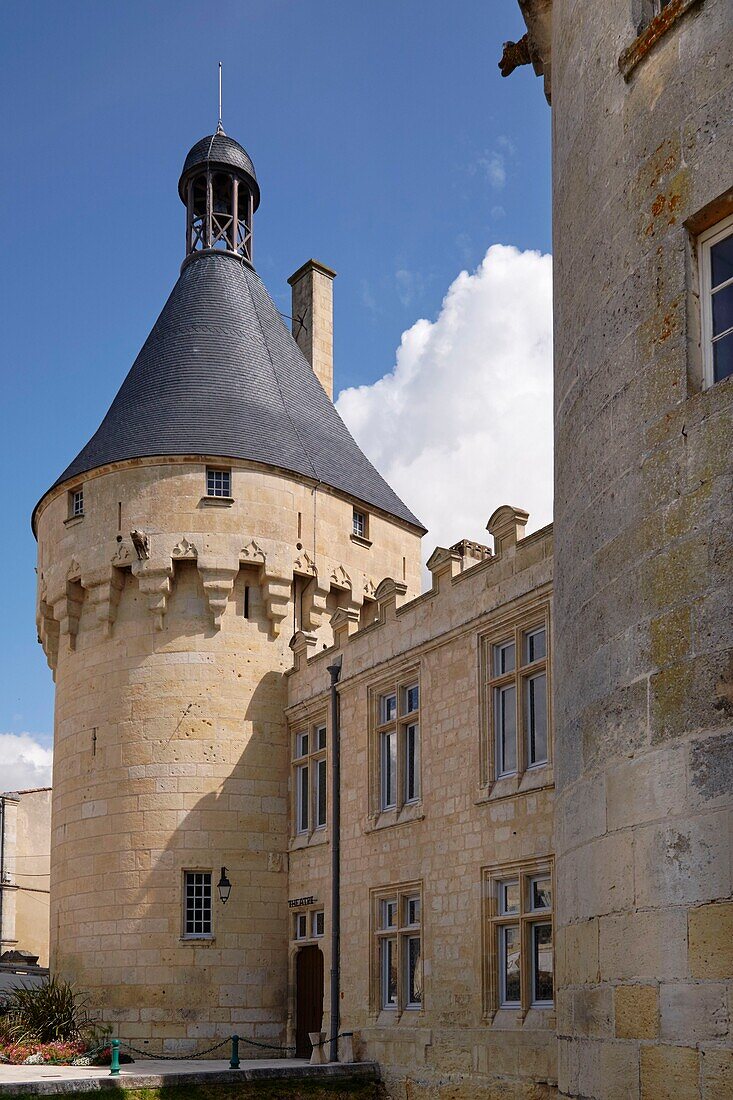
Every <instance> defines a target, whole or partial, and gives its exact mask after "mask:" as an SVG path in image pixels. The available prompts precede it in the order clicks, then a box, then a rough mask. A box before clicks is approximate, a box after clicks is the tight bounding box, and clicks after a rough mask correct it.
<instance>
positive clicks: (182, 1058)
mask: <svg viewBox="0 0 733 1100" xmlns="http://www.w3.org/2000/svg"><path fill="white" fill-rule="evenodd" d="M231 1041H232V1040H231V1038H229V1039H222V1040H221V1042H220V1043H215V1044H214V1046H213V1047H208V1048H207V1049H206V1050H200V1051H199V1052H198V1054H154V1053H153V1051H150V1050H140V1048H139V1047H134V1046H133V1045H132V1043H128V1042H127V1041H126V1040H125V1039H120V1049H122V1048H123V1047H124V1048H125V1050H131V1051H132V1052H133V1054H139V1055H140V1056H141V1057H142V1058H150V1059H152V1060H153V1061H156V1062H157V1061H166V1062H190V1061H193V1059H194V1058H205V1057H206V1055H207V1054H213V1052H214V1051H215V1050H219V1049H220V1048H221V1047H225V1046H229V1044H230V1043H231Z"/></svg>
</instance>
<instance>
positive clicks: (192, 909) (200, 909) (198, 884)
mask: <svg viewBox="0 0 733 1100" xmlns="http://www.w3.org/2000/svg"><path fill="white" fill-rule="evenodd" d="M211 931H212V925H211V871H184V872H183V934H184V936H189V937H192V938H196V937H197V936H210V935H211Z"/></svg>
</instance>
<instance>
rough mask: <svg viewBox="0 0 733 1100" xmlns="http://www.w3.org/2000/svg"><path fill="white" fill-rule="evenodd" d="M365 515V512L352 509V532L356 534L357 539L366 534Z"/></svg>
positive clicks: (364, 536)
mask: <svg viewBox="0 0 733 1100" xmlns="http://www.w3.org/2000/svg"><path fill="white" fill-rule="evenodd" d="M367 531H368V527H367V517H366V513H365V512H358V511H357V510H356V508H355V509H354V516H353V521H352V534H353V535H356V537H357V538H358V539H365V538H368V537H369V536H368V535H367Z"/></svg>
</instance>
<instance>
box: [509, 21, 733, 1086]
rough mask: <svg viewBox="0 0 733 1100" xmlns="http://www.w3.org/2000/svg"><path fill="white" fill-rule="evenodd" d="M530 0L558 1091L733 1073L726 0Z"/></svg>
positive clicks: (730, 199)
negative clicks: (551, 528)
mask: <svg viewBox="0 0 733 1100" xmlns="http://www.w3.org/2000/svg"><path fill="white" fill-rule="evenodd" d="M521 6H522V8H523V11H524V13H525V16H526V18H527V23H528V28H529V36H530V39H531V40H532V42H533V54H534V57H535V58H537V57H538V55H539V57H540V59H541V60H540V65H539V67H540V69H542V68H543V66H544V72H545V77H546V82H547V77H548V74H549V73H550V71H551V81H550V85H551V87H550V88H549V90H550V91H551V99H552V113H553V184H554V208H553V217H554V249H553V251H554V271H555V295H554V309H555V443H556V469H555V537H556V565H555V574H556V602H555V663H554V672H555V681H554V683H555V714H556V730H557V742H556V764H557V786H558V794H557V821H556V848H557V912H558V935H557V970H558V986H559V988H558V1032H559V1085H560V1091H561V1093H562V1094H563V1095H568V1096H573V1097H576V1096H583V1097H593V1098H598V1100H601V1098H604V1100H607V1098H611V1097H618V1098H623V1100H633V1098H635V1097H639V1096H641V1097H642V1100H659V1098H662V1097H667V1096H669V1097H675V1098H682V1097H685V1098H687V1097H698V1096H704V1097H716V1098H717V1097H723V1096H731V1095H733V1062H732V1058H733V1054H732V1052H731V1003H730V983H729V979H730V977H731V974H733V960H732V959H731V953H730V922H731V919H732V918H731V912H732V911H733V902H731V839H732V828H731V808H732V807H733V790H732V788H733V771H732V770H731V744H732V743H733V742H732V740H731V730H732V725H733V705H732V703H731V682H732V679H733V675H732V665H731V659H732V658H731V614H730V607H731V591H732V590H733V584H732V581H733V576H732V573H731V566H732V563H733V553H732V551H733V545H732V544H731V518H732V512H731V476H730V475H731V443H732V441H733V436H732V433H731V405H732V401H733V379H731V378H730V377H728V378H727V379H726V378H724V379H723V380H722V381H718V382H716V383H715V384H711V382H712V380H711V379H710V377H708V378H707V379H706V378H705V373H704V370H703V359H704V355H705V351H704V341H703V347H701V315H702V314H703V313H704V310H705V309H706V308H707V307H706V303H705V301H704V285H705V283H704V277H703V272H702V270H701V266H700V254H699V252H698V237H699V234H701V233H702V232H703V231H705V230H707V229H708V228H709V227H710V226H712V225H714V224H716V223H718V222H719V221H720V220H721V219H722V218H724V217H725V216H726V215H729V214H730V213H731V211H733V192H732V191H731V183H732V182H733V181H732V179H731V158H732V152H733V126H732V123H731V120H732V118H733V112H732V111H731V102H732V101H731V95H732V94H733V70H732V69H731V65H730V58H731V53H732V52H733V8H731V5H730V4H729V3H727V2H726V0H704V2H702V0H698V2H691V0H673V2H672V3H670V4H668V5H666V6H661V5H656V7H655V5H654V4H643V3H632V2H630V0H613V2H608V3H604V4H600V5H599V4H594V5H581V4H578V3H575V2H572V0H553V2H552V3H550V2H546V0H522V4H521ZM660 7H663V10H661V11H659V8H660ZM655 11H658V14H657V15H656V16H655ZM550 63H551V64H550Z"/></svg>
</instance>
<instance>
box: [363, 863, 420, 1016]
mask: <svg viewBox="0 0 733 1100" xmlns="http://www.w3.org/2000/svg"><path fill="white" fill-rule="evenodd" d="M374 906H375V953H376V954H375V976H376V981H375V990H376V996H375V1002H376V1005H377V1008H378V1009H380V1010H381V1009H394V1010H396V1011H398V1012H401V1011H403V1010H404V1009H419V1008H421V1007H422V931H421V925H422V898H421V894H420V888H419V886H418V885H412V886H405V887H400V888H399V889H397V888H395V889H394V890H393V891H380V892H379V893H378V894H376V895H375V898H374Z"/></svg>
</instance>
